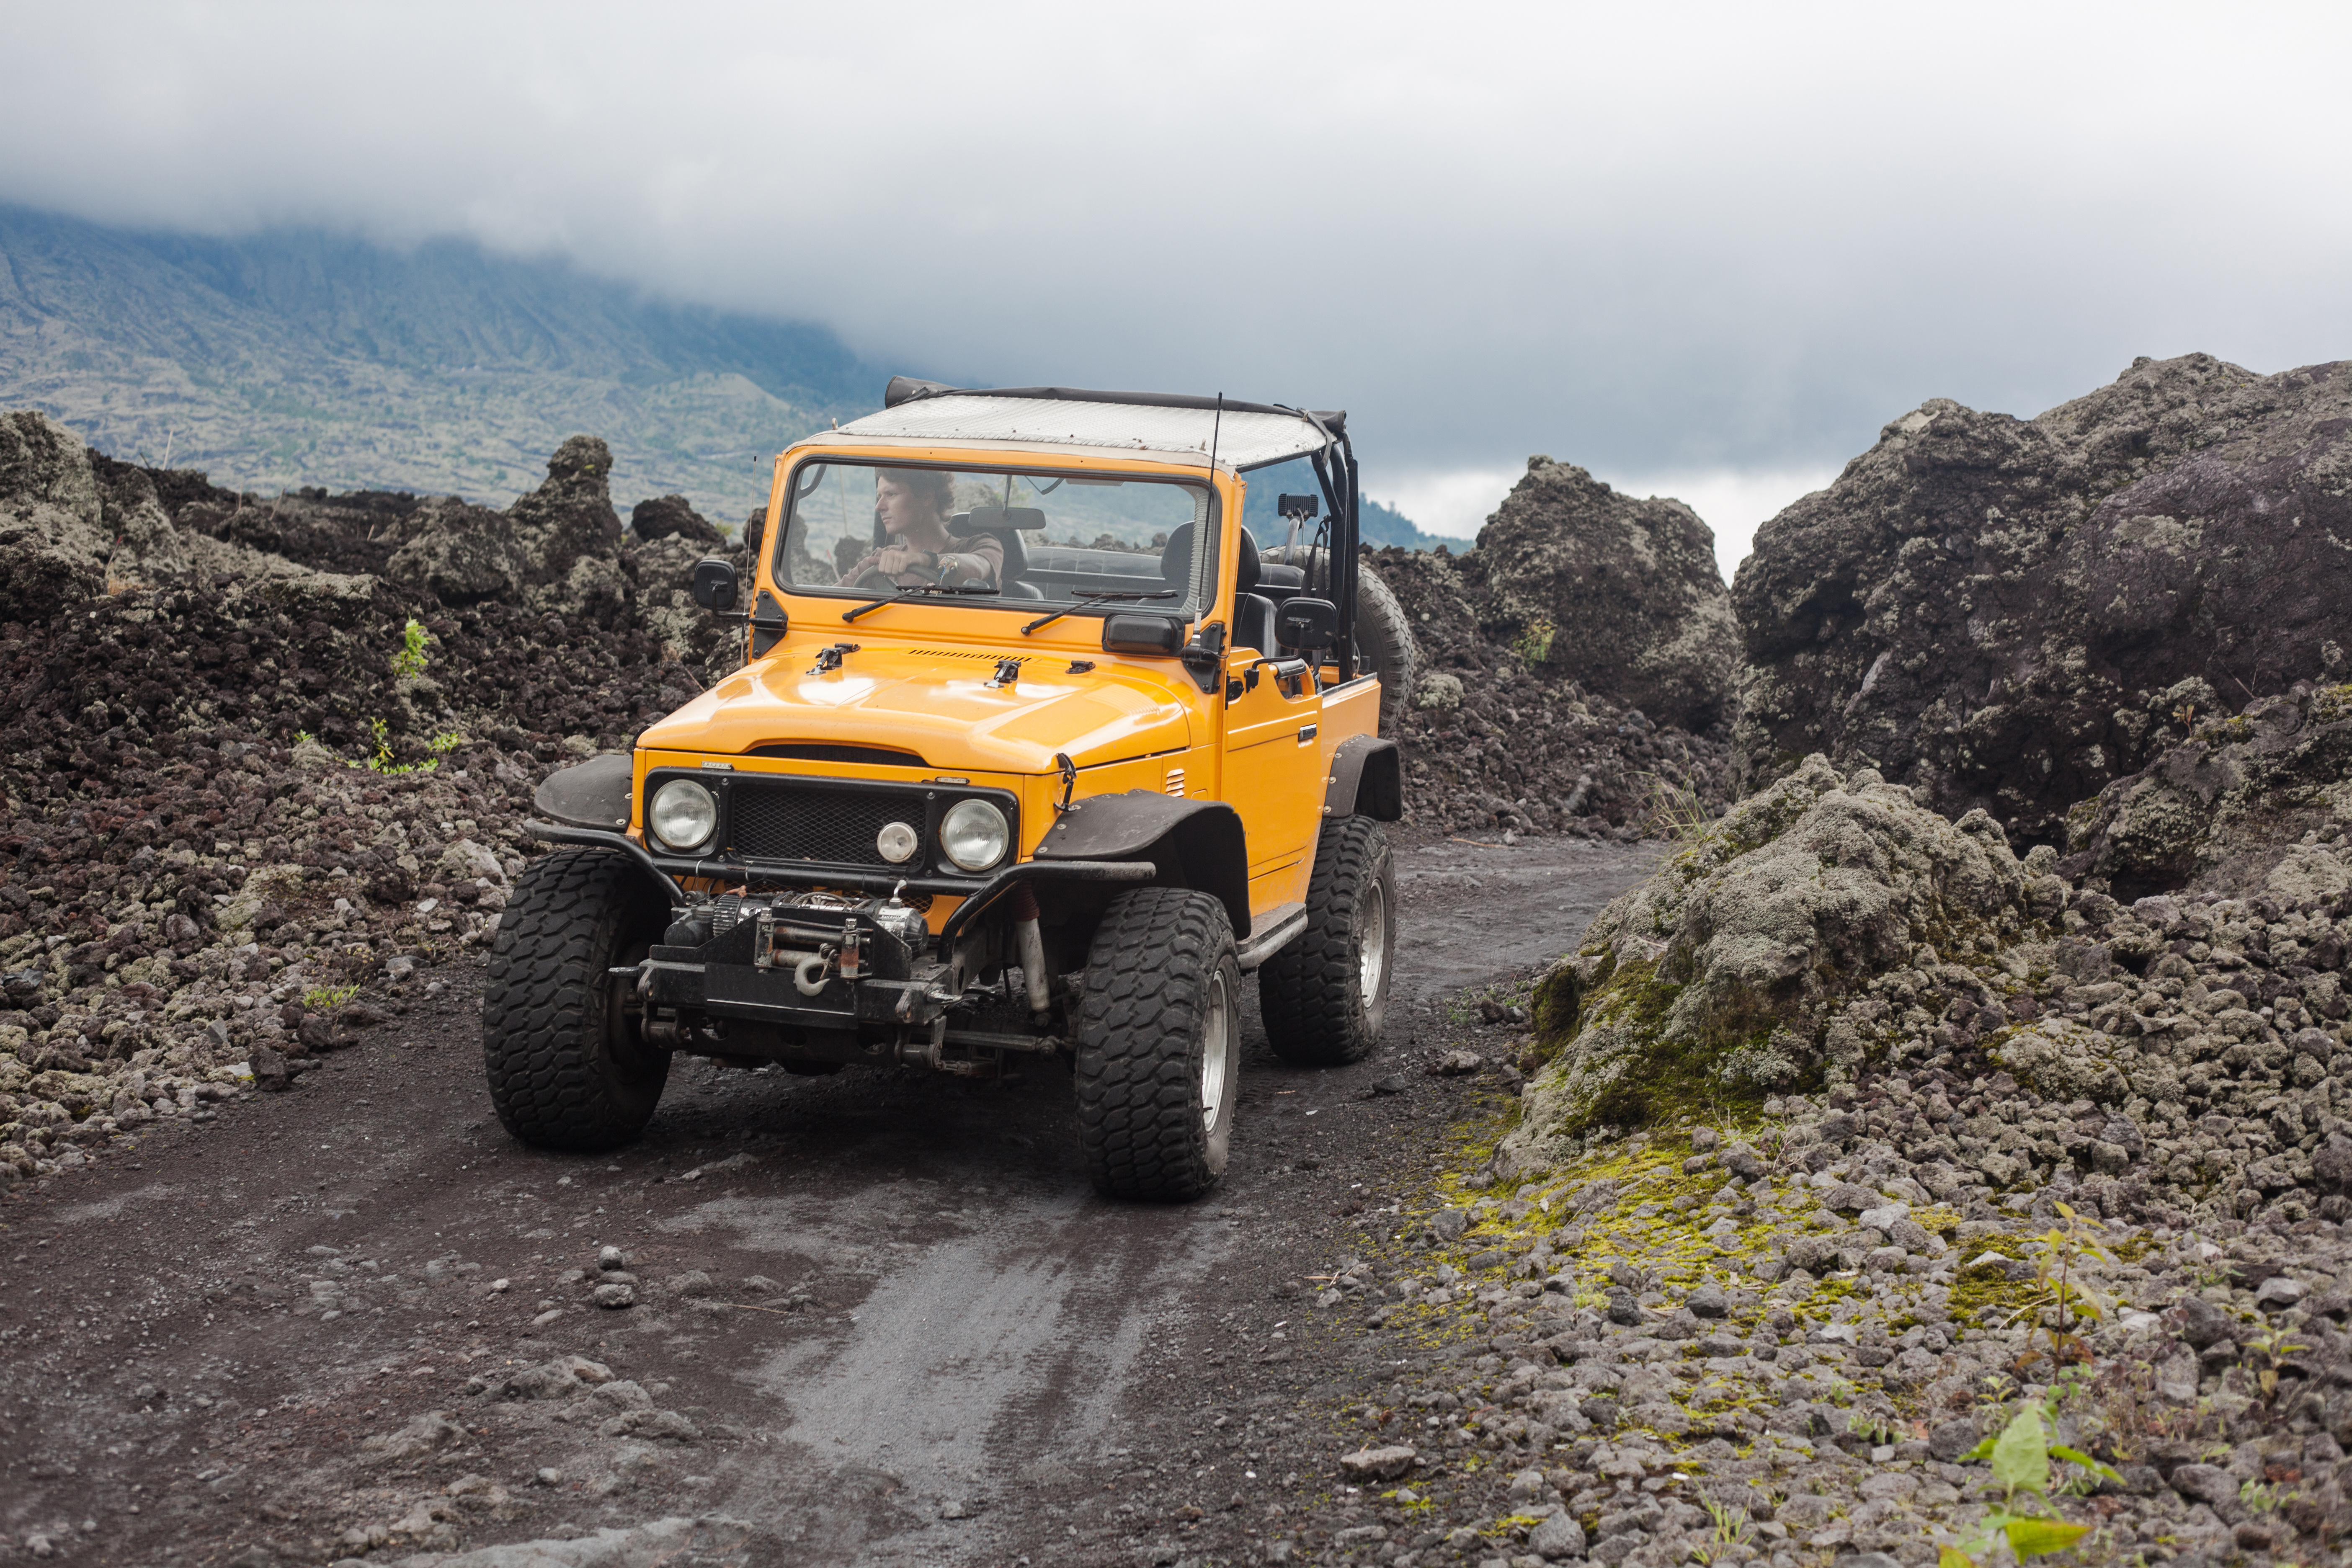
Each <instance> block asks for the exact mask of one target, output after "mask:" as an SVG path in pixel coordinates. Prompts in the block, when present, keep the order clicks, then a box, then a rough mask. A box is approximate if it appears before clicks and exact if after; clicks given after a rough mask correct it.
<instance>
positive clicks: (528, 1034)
mask: <svg viewBox="0 0 2352 1568" xmlns="http://www.w3.org/2000/svg"><path fill="white" fill-rule="evenodd" d="M666 916H667V910H665V909H662V908H660V907H659V906H658V904H657V902H656V900H654V899H652V898H649V897H648V896H647V891H646V884H645V881H644V879H643V877H642V876H641V874H640V873H639V872H638V871H637V870H636V869H635V868H634V867H632V866H631V865H630V864H629V863H628V862H627V861H626V860H625V859H623V858H621V857H620V856H618V855H615V854H614V853H612V852H610V851H608V850H603V849H558V850H556V851H554V852H553V853H552V854H549V855H544V856H541V858H538V859H536V860H534V861H532V862H531V863H530V865H529V866H527V867H525V868H523V873H522V875H521V876H520V878H518V879H516V881H515V891H514V898H513V900H511V901H510V902H509V904H508V905H507V908H506V910H505V912H504V913H503V914H501V915H500V916H499V934H498V937H497V939H496V941H495V942H492V944H491V947H490V966H489V971H490V972H489V977H488V984H486V985H485V986H484V987H483V992H482V1061H483V1067H484V1068H485V1070H486V1072H487V1074H488V1079H489V1086H490V1103H491V1105H492V1106H494V1107H495V1108H496V1109H497V1110H498V1113H499V1121H500V1122H501V1123H502V1124H504V1126H505V1127H506V1130H507V1131H509V1132H511V1133H513V1134H514V1135H515V1136H516V1137H517V1138H520V1139H521V1140H522V1141H523V1142H526V1143H530V1144H533V1145H535V1146H537V1147H539V1148H541V1149H566V1150H574V1151H582V1152H586V1151H593V1150H602V1149H611V1148H615V1147H617V1146H619V1145H620V1144H623V1143H625V1142H629V1141H630V1140H631V1139H633V1138H635V1136H636V1135H637V1134H638V1133H639V1132H641V1131H644V1130H645V1125H646V1122H647V1121H651V1120H652V1119H653V1114H654V1107H655V1106H656V1104H657V1103H659V1101H660V1100H661V1092H662V1086H663V1085H664V1084H666V1083H667V1082H668V1080H669V1053H668V1052H667V1051H664V1050H657V1049H656V1048H655V1047H651V1046H648V1045H646V1043H645V1041H644V1039H643V1037H641V1036H640V1034H639V1033H638V1008H637V1005H636V996H635V989H634V986H633V984H632V983H631V982H630V980H629V979H628V978H627V977H626V976H623V975H615V974H612V973H608V971H610V970H611V969H612V968H613V967H614V965H617V964H624V963H635V962H636V961H637V960H639V959H641V958H643V957H644V956H645V954H646V948H647V947H649V946H650V945H651V944H652V943H653V942H656V941H657V940H658V939H659V938H660V936H661V931H662V922H663V921H664V919H665V917H666Z"/></svg>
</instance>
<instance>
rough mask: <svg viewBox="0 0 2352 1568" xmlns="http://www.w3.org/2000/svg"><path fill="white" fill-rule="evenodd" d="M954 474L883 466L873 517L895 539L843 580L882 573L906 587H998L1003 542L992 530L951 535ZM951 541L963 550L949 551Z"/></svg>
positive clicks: (852, 581)
mask: <svg viewBox="0 0 2352 1568" xmlns="http://www.w3.org/2000/svg"><path fill="white" fill-rule="evenodd" d="M954 504H955V480H954V478H953V477H952V476H951V475H950V474H948V473H947V472H945V471H944V470H942V469H939V468H883V469H879V470H877V473H876V475H875V479H874V517H875V521H876V522H877V524H878V525H879V526H880V528H881V530H882V531H883V532H884V533H885V534H886V535H887V536H888V538H889V541H890V542H889V543H887V544H886V545H884V546H883V547H882V548H881V549H879V550H877V551H875V552H872V553H871V554H868V555H866V556H865V557H864V558H862V559H860V560H859V561H857V562H856V563H855V564H853V565H852V566H851V567H850V568H849V570H848V571H846V572H844V573H843V574H841V580H842V582H843V583H844V584H856V583H858V582H861V581H863V580H864V579H866V578H867V577H869V576H877V575H878V576H882V577H886V578H887V579H888V580H889V581H890V582H892V583H894V584H897V585H898V586H899V587H901V588H912V587H918V586H919V585H921V584H926V583H938V584H942V585H944V586H948V587H956V586H959V585H961V584H966V583H978V584H985V585H988V586H994V585H995V584H996V583H997V579H998V574H1000V573H1002V572H1003V569H1004V542H1003V540H1001V539H998V538H997V537H996V536H995V535H993V534H988V533H975V534H973V535H971V537H970V538H967V539H960V540H959V539H951V538H950V537H949V534H948V510H949V508H950V507H951V506H953V505H954ZM950 544H957V545H961V547H962V548H961V549H960V550H956V551H952V552H951V551H950V550H949V549H948V546H949V545H950Z"/></svg>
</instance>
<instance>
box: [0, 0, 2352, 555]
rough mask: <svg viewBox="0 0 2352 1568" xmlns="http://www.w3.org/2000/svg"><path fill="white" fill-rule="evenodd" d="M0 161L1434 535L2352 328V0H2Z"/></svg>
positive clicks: (68, 189)
mask: <svg viewBox="0 0 2352 1568" xmlns="http://www.w3.org/2000/svg"><path fill="white" fill-rule="evenodd" d="M0 37H5V39H6V40H7V44H6V47H5V52H0V197H5V198H8V199H14V200H17V201H21V202H26V203H30V204H34V205H41V206H45V207H50V208H54V209H59V210H64V211H68V212H72V213H75V214H78V215H80V216H88V217H91V218H96V219H100V220H102V221H106V222H113V223H126V222H128V223H138V224H150V225H161V226H173V227H187V228H194V229H201V230H204V231H207V232H212V233H235V232H239V231H243V230H247V229H249V228H253V227H257V226H268V225H273V224H324V225H329V226H337V227H346V228H353V229H358V230H361V231H363V232H365V233H366V234H368V235H370V236H373V237H378V238H381V239H385V240H391V241H394V242H405V241H410V240H414V239H416V238H419V237H425V236H431V235H441V234H459V235H468V236H472V237H476V238H478V239H480V240H481V241H483V242H485V243H486V244H488V245H489V246H492V247H498V248H501V249H506V250H512V251H517V252H523V253H530V254H560V255H562V256H566V257H569V258H573V259H574V260H576V261H577V262H579V263H580V264H581V265H583V266H584V267H586V268H591V269H593V270H595V271H598V272H602V273H605V274H608V275H612V276H614V277H619V278H624V279H632V280H635V281H638V282H641V283H642V284H643V285H644V286H646V288H648V289H654V290H657V291H659V292H661V293H664V294H667V295H672V296H677V297H681V298H685V299H689V300H700V301H706V302H709V303H714V304H719V305H726V306H731V307H739V308H746V309H751V310H761V311H766V312H774V313H778V314H783V315H790V316H794V317H802V318H810V319H816V320H821V321H826V322H828V323H830V324H832V325H833V326H835V328H837V329H838V330H839V331H841V332H842V333H843V334H844V335H845V337H846V338H847V339H848V340H849V341H850V342H852V343H853V344H855V345H856V347H857V348H858V349H859V350H860V351H861V352H863V353H866V354H867V355H870V356H872V357H873V358H874V359H876V360H877V362H879V363H886V364H898V363H909V364H912V363H920V364H922V365H925V366H928V367H929V368H932V369H934V370H937V371H940V372H943V373H946V374H950V375H954V376H957V377H960V378H970V379H972V380H976V381H983V382H990V383H994V384H1020V383H1026V382H1034V381H1047V380H1051V381H1057V382H1062V383H1066V384H1081V385H1084V384H1096V385H1113V386H1150V387H1158V388H1171V389H1182V390H1192V391H1201V392H1210V391H1217V390H1223V391H1224V392H1227V393H1229V394H1232V395H1235V396H1241V397H1248V398H1254V399H1270V400H1276V401H1283V402H1291V401H1304V402H1312V403H1315V404H1317V405H1325V406H1328V405H1345V406H1347V407H1349V409H1350V410H1351V411H1352V416H1353V418H1354V420H1355V424H1354V426H1353V429H1354V431H1355V433H1356V437H1357V443H1358V448H1359V451H1360V454H1361V456H1362V457H1363V458H1364V461H1365V465H1366V470H1367V485H1366V488H1367V489H1369V490H1370V491H1371V492H1372V493H1373V494H1375V495H1378V496H1381V497H1382V498H1383V499H1393V500H1399V501H1401V502H1402V503H1403V504H1404V505H1405V507H1406V510H1407V511H1408V514H1409V515H1414V516H1417V517H1420V518H1422V519H1423V521H1424V523H1425V524H1426V525H1431V526H1445V527H1451V528H1454V529H1458V530H1460V531H1469V530H1471V529H1474V528H1475V525H1476V523H1477V521H1479V520H1480V519H1481V518H1483V516H1484V515H1485V513H1486V511H1487V510H1490V509H1491V508H1492V507H1493V505H1494V504H1495V501H1496V500H1497V499H1498V498H1499V496H1500V494H1501V492H1502V489H1504V488H1505V487H1507V485H1508V483H1509V482H1510V479H1511V478H1512V477H1513V476H1514V475H1515V474H1516V473H1517V472H1518V471H1519V470H1520V469H1521V468H1523V467H1524V464H1525V459H1526V458H1527V456H1528V454H1530V453H1535V452H1544V453H1549V454H1550V455H1551V456H1553V457H1556V458H1561V459H1562V460H1565V461H1572V462H1578V463H1581V464H1583V465H1585V466H1586V467H1588V468H1591V469H1593V470H1594V471H1595V472H1597V473H1600V474H1601V475H1602V476H1603V477H1605V478H1609V479H1612V480H1613V481H1616V482H1619V483H1622V484H1625V485H1627V486H1629V487H1631V488H1637V489H1643V490H1644V491H1647V490H1651V489H1663V490H1673V491H1675V492H1676V493H1681V494H1683V495H1684V496H1685V499H1687V500H1692V501H1693V503H1694V504H1696V505H1699V506H1700V508H1701V510H1702V513H1703V515H1706V516H1707V517H1708V518H1709V521H1713V522H1715V523H1716V524H1717V528H1718V531H1719V532H1722V533H1724V534H1726V535H1727V538H1726V540H1725V542H1724V550H1723V553H1724V555H1725V556H1726V564H1727V569H1728V567H1729V565H1730V564H1732V563H1736V561H1737V560H1738V555H1739V554H1740V553H1743V552H1744V549H1745V545H1744V541H1745V537H1746V533H1747V531H1749V530H1752V528H1753V526H1754V523H1755V522H1756V521H1758V519H1759V517H1760V516H1763V515H1769V511H1770V510H1775V509H1777V507H1778V506H1779V505H1780V504H1781V503H1782V502H1784V501H1785V500H1788V499H1790V497H1791V496H1793V495H1794V494H1796V493H1800V492H1801V490H1802V489H1806V488H1809V487H1810V486H1812V485H1817V484H1820V483H1824V482H1826V481H1827V479H1828V478H1829V477H1830V476H1832V475H1833V474H1834V473H1835V471H1836V470H1837V468H1839V467H1840V466H1841V465H1842V464H1843V462H1844V460H1845V459H1846V458H1850V457H1852V456H1853V454H1855V453H1856V452H1859V451H1861V450H1863V449H1864V448H1865V447H1867V446H1869V444H1870V443H1871V442H1872V441H1873V440H1874V438H1875V436H1876V433H1877V430H1878V427H1879V426H1881V425H1882V424H1884V423H1885V421H1887V420H1888V419H1890V418H1893V417H1895V416H1898V415H1900V414H1902V413H1904V412H1906V410H1908V409H1910V408H1911V407H1913V406H1916V405H1917V404H1918V403H1919V401H1920V400H1922V399H1923V398H1926V397H1929V396H1935V395H1945V396H1951V397H1957V398H1958V399H1960V400H1961V401H1962V402H1965V403H1969V404H1971V405H1976V406H1979V407H1989V408H1999V409H2004V410H2008V411H2010V412H2013V413H2018V414H2031V413H2035V412H2038V411H2040V410H2041V409H2042V408H2044V407H2047V406H2049V405H2052V404H2053V403H2057V402H2060V401H2063V400H2064V399H2065V398H2067V397H2071V396H2074V395H2079V394H2080V393H2083V392H2085V391H2087V390H2089V389H2090V388H2092V387H2093V386H2095V385H2097V384H2102V383H2105V382H2106V381H2108V380H2111V379H2112V378H2113V377H2114V376H2115V375H2116V374H2117V373H2119V372H2120V371H2121V370H2122V369H2123V368H2124V367H2125V366H2126V364H2128V363H2130V360H2131V358H2132V356H2133V355H2135V354H2139V353H2148V354H2155V355H2158V356H2163V355H2169V354H2174V353H2184V352H2187V351H2189V350H2192V349H2202V350H2206V351H2209V352H2210V353H2217V354H2221V355H2222V356H2223V357H2225V358H2229V359H2232V360H2235V361H2237V362H2239V363H2244V364H2247V365H2251V366H2252V367H2254V368H2256V369H2258V370H2263V371H2273V370H2279V369H2284V368H2286V367H2288V366H2290V365H2294V364H2298V363H2311V362H2315V361H2319V360H2326V359H2330V358H2335V357H2339V356H2342V355H2344V354H2347V353H2352V333H2347V327H2352V291H2347V289H2345V288H2344V286H2343V280H2344V279H2345V278H2346V277H2347V273H2352V200H2347V196H2352V191H2347V184H2352V179H2347V173H2346V168H2347V161H2346V159H2345V156H2344V148H2345V145H2346V143H2347V132H2346V128H2345V122H2344V114H2345V103H2346V89H2345V85H2344V84H2345V81H2346V79H2347V75H2346V73H2347V66H2352V47H2347V46H2352V7H2347V6H2344V5H2340V4H2339V5H2244V4H2240V5H2231V6H2219V5H2210V4H2207V5H2150V4H2145V3H2139V4H2132V5H2078V6H2065V5H2052V4H2049V3H2047V0H2042V3H2038V4H2033V5H1998V4H1986V3H1983V0H1979V3H1978V4H1974V5H1966V6H1932V7H1931V6H1890V5H1884V4H1874V5H1799V4H1781V5H1769V6H1767V5H1754V4H1752V3H1750V4H1742V5H1721V6H1713V5H1654V6H1627V5H1622V4H1619V5H1605V6H1603V5H1564V4H1559V3H1558V0H1553V3H1550V4H1545V5H1526V6H1518V5H1483V6H1450V7H1436V6H1431V5H1425V4H1420V5H1382V4H1377V3H1364V0H1356V3H1351V4H1349V5H1328V6H1311V7H1310V6H1286V5H1279V4H1267V3H1265V0H1252V3H1250V4H1246V5H1184V6H1165V5H1154V6H1113V5H1101V4H1099V3H1097V4H1091V5H1068V6H1050V5H1019V4H1005V3H1003V0H999V3H997V4H992V5H970V4H962V5H949V6H931V5H921V4H904V3H902V4H898V5H891V6H889V7H871V6H860V5H841V4H838V3H833V4H827V5H792V4H774V3H762V4H757V5H726V4H718V5H690V4H678V3H676V0H667V3H665V4H662V5H632V6H600V5H588V4H581V3H579V0H567V3H566V4H563V5H545V6H539V5H498V4H494V3H482V0H475V3H469V4H465V5H436V4H428V3H421V0H401V3H399V4H397V5H365V4H352V3H349V0H341V3H338V4H334V5H319V4H315V3H313V0H301V3H299V4H290V5H242V4H230V3H215V4H195V3H185V4H177V5H108V4H104V3H102V0H99V3H88V4H81V5H58V4H56V3H55V0H41V3H39V4H31V3H26V0H0ZM1708 498H1712V501H1711V503H1710V500H1709V499H1708ZM1709 504H1712V505H1713V506H1714V508H1715V509H1716V510H1707V508H1708V505H1709ZM1759 509H1760V510H1759Z"/></svg>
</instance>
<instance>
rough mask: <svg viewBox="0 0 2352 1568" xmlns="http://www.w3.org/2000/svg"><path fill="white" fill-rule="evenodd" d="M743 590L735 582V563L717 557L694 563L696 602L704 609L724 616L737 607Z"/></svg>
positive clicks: (708, 557) (705, 557)
mask: <svg viewBox="0 0 2352 1568" xmlns="http://www.w3.org/2000/svg"><path fill="white" fill-rule="evenodd" d="M740 595H741V589H740V587H739V585H738V584H736V581H735V563H733V562H732V561H729V560H726V559H724V558H722V557H720V556H717V555H706V556H704V557H703V558H702V559H701V560H699V561H698V562H696V563H694V602H695V603H696V604H698V605H701V606H702V607H703V608H704V609H706V610H709V611H712V612H714V613H716V614H719V615H724V614H726V613H727V612H728V611H729V610H731V609H733V608H734V607H735V601H736V599H737V598H739V597H740Z"/></svg>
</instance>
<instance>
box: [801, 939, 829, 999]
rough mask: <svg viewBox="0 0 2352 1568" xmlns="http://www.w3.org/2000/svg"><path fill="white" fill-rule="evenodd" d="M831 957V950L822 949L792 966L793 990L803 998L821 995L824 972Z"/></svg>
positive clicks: (827, 948) (822, 992)
mask: <svg viewBox="0 0 2352 1568" xmlns="http://www.w3.org/2000/svg"><path fill="white" fill-rule="evenodd" d="M833 957H834V952H833V949H832V948H830V947H823V948H819V949H818V950H817V951H816V952H813V953H810V954H809V955H808V956H807V957H805V958H803V959H802V960H801V961H800V962H799V963H796V964H794V965H793V990H795V991H797V992H799V993H800V994H802V995H803V996H820V995H823V994H824V972H825V969H826V967H827V966H828V965H829V964H831V963H832V962H833Z"/></svg>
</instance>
